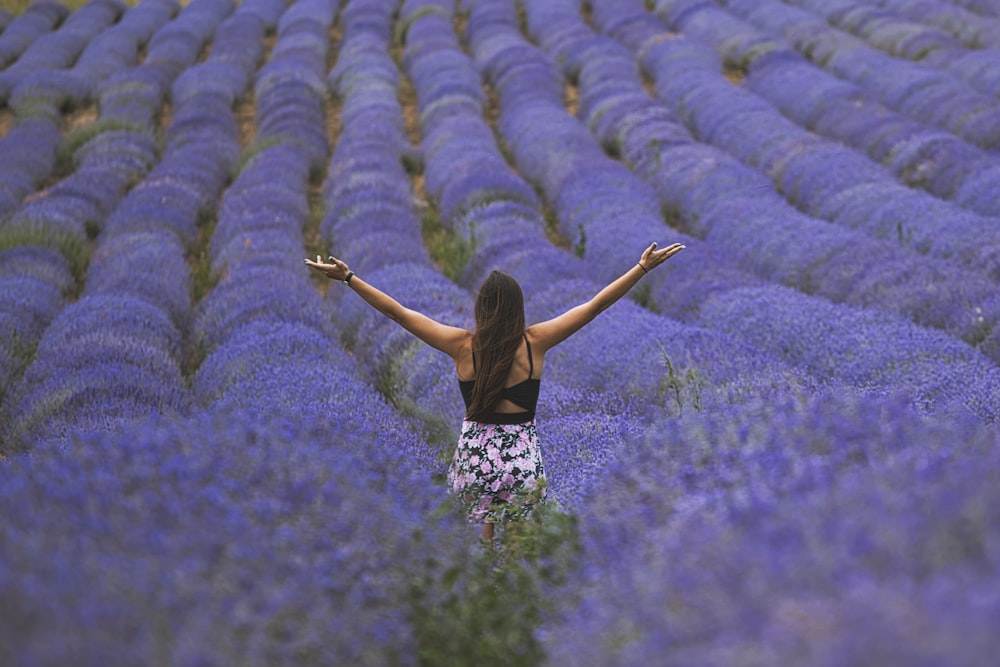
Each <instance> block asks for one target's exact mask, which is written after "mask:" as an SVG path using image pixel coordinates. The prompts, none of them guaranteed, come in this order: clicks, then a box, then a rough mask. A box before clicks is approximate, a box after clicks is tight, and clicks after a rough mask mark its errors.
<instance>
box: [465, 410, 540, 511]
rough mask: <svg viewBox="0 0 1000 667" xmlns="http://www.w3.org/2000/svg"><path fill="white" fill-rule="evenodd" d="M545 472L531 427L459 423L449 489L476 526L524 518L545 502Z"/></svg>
mask: <svg viewBox="0 0 1000 667" xmlns="http://www.w3.org/2000/svg"><path fill="white" fill-rule="evenodd" d="M544 480H545V468H544V466H543V465H542V457H541V453H540V452H539V449H538V434H537V432H536V431H535V422H534V421H527V422H524V423H523V424H483V423H480V422H475V421H469V420H466V421H464V422H462V435H461V437H460V438H459V440H458V447H456V448H455V456H454V458H453V460H452V464H451V468H450V469H449V470H448V487H449V488H450V489H451V490H452V491H453V492H454V493H455V494H456V495H457V496H458V498H459V499H460V500H461V501H462V503H463V504H464V505H465V508H466V511H467V513H468V516H469V519H470V520H471V521H474V522H476V523H481V522H483V521H488V522H491V523H500V522H503V521H507V520H517V519H523V518H525V517H526V516H527V515H528V513H529V512H531V509H532V508H533V507H534V506H535V504H537V503H538V502H539V501H541V500H542V499H544V498H545V495H546V488H545V487H546V485H545V483H544Z"/></svg>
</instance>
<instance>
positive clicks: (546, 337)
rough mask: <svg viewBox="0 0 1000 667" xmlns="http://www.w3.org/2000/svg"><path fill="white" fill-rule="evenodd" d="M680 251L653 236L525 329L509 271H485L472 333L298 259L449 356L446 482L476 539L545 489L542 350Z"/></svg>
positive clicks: (526, 508)
mask: <svg viewBox="0 0 1000 667" xmlns="http://www.w3.org/2000/svg"><path fill="white" fill-rule="evenodd" d="M683 249H684V246H683V245H681V244H679V243H674V244H672V245H670V246H667V247H666V248H663V249H662V250H657V249H656V243H653V244H652V245H650V246H649V247H648V248H646V249H645V250H644V251H643V253H642V256H641V258H640V259H639V262H638V263H637V264H636V265H635V266H633V267H632V268H631V269H629V270H628V271H626V272H625V273H624V274H622V275H621V276H620V277H619V278H618V279H616V280H615V281H613V282H612V283H611V284H609V285H608V286H607V287H605V288H604V289H602V290H601V291H600V292H598V293H597V295H595V296H594V297H593V298H592V299H591V300H590V301H588V302H586V303H584V304H581V305H579V306H576V307H574V308H570V309H569V310H568V311H566V312H565V313H563V314H562V315H559V316H557V317H554V318H552V319H550V320H547V321H545V322H539V323H538V324H533V325H531V326H530V327H525V321H524V297H523V294H522V293H521V286H520V285H519V284H518V282H517V281H516V280H515V279H514V278H513V277H511V276H510V275H508V274H506V273H503V272H501V271H494V272H492V273H491V274H490V275H489V277H487V278H486V280H485V281H484V282H483V284H482V286H481V287H480V288H479V293H478V294H477V296H476V306H475V320H476V326H475V330H474V331H468V330H466V329H462V328H459V327H453V326H448V325H446V324H441V323H440V322H436V321H435V320H433V319H431V318H429V317H427V316H426V315H423V314H422V313H419V312H417V311H415V310H411V309H409V308H404V307H403V306H402V305H400V304H399V303H398V302H397V301H396V300H395V299H393V298H392V297H390V296H389V295H387V294H385V293H384V292H382V291H380V290H379V289H377V288H375V287H373V286H372V285H369V284H368V283H366V282H365V281H364V280H362V279H361V278H359V277H358V276H356V275H354V272H353V271H351V270H350V268H349V267H348V266H347V264H346V263H345V262H344V261H343V260H340V259H337V258H335V257H332V256H331V257H330V259H329V263H324V262H322V261H320V258H319V257H318V256H317V257H316V261H315V262H312V261H310V260H308V259H307V260H305V263H306V264H307V265H309V266H310V267H312V268H314V269H316V270H318V271H320V272H321V273H323V274H324V275H326V276H327V277H328V278H333V279H335V280H340V281H343V282H344V284H346V285H348V286H349V287H351V288H352V289H353V290H354V291H355V292H357V293H358V294H359V295H360V296H361V298H363V299H364V300H365V301H367V302H368V303H369V304H371V306H372V307H374V308H375V309H376V310H378V311H379V312H380V313H382V314H383V315H385V316H386V317H389V318H391V319H393V320H394V321H396V322H397V323H399V325H400V326H402V327H403V328H404V329H406V330H407V331H409V332H410V333H412V334H413V335H415V336H417V337H418V338H419V339H420V340H422V341H424V342H425V343H427V344H428V345H430V346H431V347H434V348H436V349H438V350H441V351H442V352H444V353H445V354H447V355H448V356H450V357H451V358H452V360H453V361H454V362H455V370H456V372H457V373H458V381H459V388H460V389H461V391H462V397H463V398H464V399H465V408H466V413H465V420H464V421H463V422H462V435H461V438H460V439H459V442H458V447H457V448H456V450H455V456H454V460H453V462H452V466H451V469H450V470H449V473H448V481H449V483H450V485H451V488H452V490H453V491H454V492H456V493H457V494H458V496H459V498H461V500H462V501H463V503H464V504H465V506H466V509H467V511H468V515H469V517H470V519H472V520H473V521H475V522H477V523H482V537H483V539H484V540H492V539H493V524H495V523H497V522H501V521H504V520H508V519H519V518H523V517H524V516H526V515H527V514H528V512H530V510H531V508H532V506H533V505H534V504H535V502H537V501H538V500H540V499H541V498H543V497H544V496H545V484H544V470H543V467H542V461H541V456H540V454H539V451H538V442H537V438H536V432H535V405H536V404H537V402H538V391H539V387H540V379H541V376H542V370H543V368H544V366H545V353H546V352H548V351H549V350H551V349H552V348H553V347H555V346H556V345H558V344H559V343H561V342H562V341H564V340H566V339H567V338H569V337H570V336H571V335H573V334H574V333H575V332H577V331H579V330H580V329H581V328H582V327H583V326H584V325H586V324H587V323H589V322H591V321H592V320H593V319H594V318H595V317H597V315H598V314H599V313H601V312H602V311H604V310H605V309H606V308H608V307H609V306H611V305H612V304H613V303H615V302H616V301H618V299H620V298H622V297H623V296H624V295H625V294H626V293H627V292H628V291H629V290H630V289H632V288H633V287H634V286H635V285H636V283H638V282H639V280H640V279H642V277H643V276H644V275H646V274H647V273H649V272H650V271H652V270H653V269H655V268H656V267H657V266H659V265H660V264H662V263H663V262H665V261H667V260H668V259H669V258H670V257H673V256H674V255H676V254H677V253H678V252H680V251H681V250H683Z"/></svg>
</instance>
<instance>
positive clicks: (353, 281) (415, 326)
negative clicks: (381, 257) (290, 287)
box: [304, 255, 469, 359]
mask: <svg viewBox="0 0 1000 667" xmlns="http://www.w3.org/2000/svg"><path fill="white" fill-rule="evenodd" d="M304 261H305V263H306V265H307V266H309V267H310V268H312V269H316V270H317V271H319V272H320V273H322V274H323V275H325V276H326V277H328V278H331V279H333V280H340V281H341V282H344V283H346V284H347V285H348V286H349V287H350V288H351V289H353V290H354V291H355V292H357V293H358V295H359V296H360V297H361V298H362V299H364V300H365V301H367V302H368V304H369V305H371V307H372V308H374V309H375V310H377V311H378V312H380V313H382V314H383V315H385V316H386V317H388V318H389V319H391V320H393V321H394V322H396V323H397V324H399V325H400V326H401V327H403V328H404V329H406V330H407V331H409V332H410V333H412V334H413V335H414V336H416V337H417V338H419V339H420V340H422V341H423V342H425V343H427V344H428V345H430V346H431V347H433V348H435V349H438V350H441V351H442V352H444V353H445V354H447V355H449V356H450V357H452V358H453V359H454V358H456V357H458V354H459V351H460V350H461V348H462V345H463V343H464V342H465V340H466V338H467V337H468V336H469V332H468V331H466V330H465V329H462V328H460V327H453V326H449V325H447V324H442V323H440V322H438V321H436V320H434V319H431V318H430V317H428V316H426V315H424V314H423V313H421V312H419V311H416V310H413V309H412V308H406V307H405V306H403V305H402V304H400V303H399V302H398V301H396V300H395V299H393V298H392V297H391V296H389V295H388V294H386V293H385V292H383V291H382V290H380V289H378V288H377V287H375V286H374V285H371V284H369V283H367V282H365V281H364V280H363V279H361V278H359V277H358V276H356V275H355V274H354V272H353V271H351V269H350V267H348V266H347V263H346V262H344V261H343V260H340V259H337V258H336V257H333V256H332V255H331V256H330V259H329V262H323V261H322V260H321V259H320V256H319V255H317V256H316V261H315V262H314V261H312V260H309V259H306V260H304Z"/></svg>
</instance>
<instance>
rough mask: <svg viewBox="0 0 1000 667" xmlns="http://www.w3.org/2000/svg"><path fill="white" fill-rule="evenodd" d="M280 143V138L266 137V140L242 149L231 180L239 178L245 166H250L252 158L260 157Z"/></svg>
mask: <svg viewBox="0 0 1000 667" xmlns="http://www.w3.org/2000/svg"><path fill="white" fill-rule="evenodd" d="M282 141H283V139H281V137H268V138H266V139H258V140H257V141H254V142H253V143H252V144H250V145H249V146H247V147H246V148H244V149H243V152H242V153H241V154H240V159H239V162H237V164H236V169H235V173H234V174H233V180H234V181H235V180H236V177H237V176H239V175H240V174H241V173H242V172H243V170H244V169H246V166H247V165H248V164H250V162H251V161H252V160H253V159H254V158H256V157H257V156H258V155H260V154H261V153H263V152H264V151H266V150H267V149H269V148H273V147H274V146H277V145H278V144H280V143H281V142H282Z"/></svg>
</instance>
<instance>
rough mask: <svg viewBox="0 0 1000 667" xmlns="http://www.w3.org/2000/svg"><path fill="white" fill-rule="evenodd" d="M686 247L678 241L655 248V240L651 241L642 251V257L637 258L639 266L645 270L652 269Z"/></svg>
mask: <svg viewBox="0 0 1000 667" xmlns="http://www.w3.org/2000/svg"><path fill="white" fill-rule="evenodd" d="M686 247H687V246H683V245H681V244H680V243H671V244H670V245H668V246H667V247H666V248H664V249H662V250H657V249H656V241H653V243H652V245H650V246H649V247H648V248H646V249H645V250H644V251H643V253H642V258H641V259H640V260H639V266H641V267H642V268H644V269H646V271H652V270H653V269H655V268H656V267H658V266H659V265H660V264H663V263H664V262H665V261H667V260H668V259H670V258H671V257H673V256H674V255H676V254H677V253H679V252H680V251H681V250H684V248H686Z"/></svg>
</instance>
